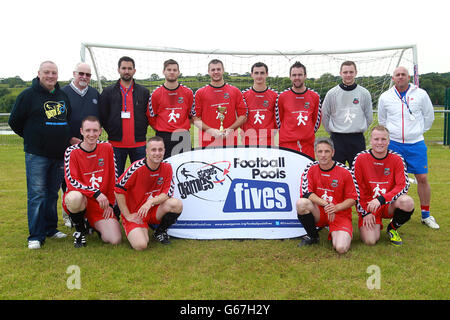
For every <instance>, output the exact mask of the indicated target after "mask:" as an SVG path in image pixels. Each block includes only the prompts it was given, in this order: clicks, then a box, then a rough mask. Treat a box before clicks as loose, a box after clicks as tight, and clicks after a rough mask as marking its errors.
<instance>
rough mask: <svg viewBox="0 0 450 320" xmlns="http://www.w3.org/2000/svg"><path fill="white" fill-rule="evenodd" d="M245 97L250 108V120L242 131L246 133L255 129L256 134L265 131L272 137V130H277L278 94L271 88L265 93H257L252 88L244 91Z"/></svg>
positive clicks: (248, 119)
mask: <svg viewBox="0 0 450 320" xmlns="http://www.w3.org/2000/svg"><path fill="white" fill-rule="evenodd" d="M243 95H244V99H245V102H246V103H247V107H248V118H247V121H246V122H245V123H244V125H243V126H242V129H243V130H244V131H247V130H248V129H255V132H256V133H258V132H259V130H260V129H265V130H267V134H268V135H270V133H271V132H272V129H276V128H277V123H276V121H275V104H276V102H277V98H278V93H277V92H275V91H274V90H272V89H270V88H267V89H266V90H264V91H255V90H254V89H253V88H252V87H251V88H248V89H247V90H245V91H243Z"/></svg>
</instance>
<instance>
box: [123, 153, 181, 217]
mask: <svg viewBox="0 0 450 320" xmlns="http://www.w3.org/2000/svg"><path fill="white" fill-rule="evenodd" d="M173 189H174V185H173V181H172V166H171V165H170V163H167V162H161V164H160V166H159V167H158V169H156V170H152V169H150V168H149V167H148V166H147V161H146V159H145V158H144V159H141V160H138V161H136V162H134V163H133V164H132V165H131V166H130V167H129V168H128V169H127V170H126V171H125V172H124V173H123V174H122V175H121V176H120V178H119V179H118V180H117V184H116V187H115V188H114V191H116V192H117V193H121V194H124V195H125V196H126V201H127V207H128V209H129V210H130V213H135V212H137V211H138V210H139V208H140V207H141V206H142V205H143V204H144V203H145V202H146V201H147V199H148V198H149V197H156V196H158V195H160V194H161V193H165V194H167V195H168V196H172V194H173Z"/></svg>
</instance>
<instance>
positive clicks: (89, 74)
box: [77, 71, 92, 78]
mask: <svg viewBox="0 0 450 320" xmlns="http://www.w3.org/2000/svg"><path fill="white" fill-rule="evenodd" d="M77 73H78V75H80V76H82V77H83V76H86V77H88V78H89V77H90V76H92V74H91V73H87V72H80V71H77Z"/></svg>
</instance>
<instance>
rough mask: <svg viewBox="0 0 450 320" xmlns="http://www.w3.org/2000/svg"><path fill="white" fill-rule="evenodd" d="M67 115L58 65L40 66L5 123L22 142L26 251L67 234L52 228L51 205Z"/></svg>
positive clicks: (58, 177)
mask: <svg viewBox="0 0 450 320" xmlns="http://www.w3.org/2000/svg"><path fill="white" fill-rule="evenodd" d="M70 113H71V107H70V102H69V99H68V98H67V95H66V94H65V93H64V92H63V91H62V90H61V89H60V87H59V83H58V67H57V66H56V64H55V63H54V62H52V61H44V62H42V63H41V65H40V67H39V71H38V73H37V77H36V78H34V79H33V81H32V82H31V87H29V88H27V89H25V90H23V91H22V92H21V93H20V94H19V95H18V96H17V99H16V102H15V103H14V106H13V108H12V110H11V115H10V117H9V121H8V123H9V125H10V127H11V129H12V130H13V131H14V132H15V133H16V134H17V135H19V136H20V137H22V138H23V144H24V151H25V169H26V170H25V175H26V179H27V214H28V230H29V233H30V235H29V237H28V248H29V249H39V248H41V245H42V244H43V243H44V242H45V240H46V238H64V237H66V236H67V235H66V234H64V233H62V232H61V231H58V229H57V224H58V215H57V202H58V190H59V188H60V187H61V182H62V180H63V179H64V162H63V159H64V152H65V150H66V148H67V147H68V146H69V140H70V129H69V125H68V120H69V119H70Z"/></svg>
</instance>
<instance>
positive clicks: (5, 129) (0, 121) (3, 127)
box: [0, 88, 450, 145]
mask: <svg viewBox="0 0 450 320" xmlns="http://www.w3.org/2000/svg"><path fill="white" fill-rule="evenodd" d="M446 94H447V95H446V106H440V105H436V106H434V113H435V115H436V119H435V123H434V124H433V127H434V126H436V129H435V130H439V131H441V133H439V132H434V133H433V137H432V138H431V141H433V142H438V143H443V144H444V145H450V121H449V120H450V88H447V91H446ZM373 112H374V114H377V112H378V111H377V110H373ZM9 115H10V114H9V113H0V145H14V144H22V142H23V141H22V138H21V137H19V136H17V135H16V134H15V133H14V132H13V131H12V130H11V128H10V127H9V125H8V119H9ZM442 127H443V129H441V128H442ZM432 130H433V128H432Z"/></svg>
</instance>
